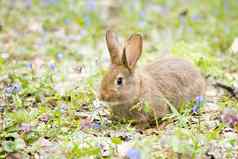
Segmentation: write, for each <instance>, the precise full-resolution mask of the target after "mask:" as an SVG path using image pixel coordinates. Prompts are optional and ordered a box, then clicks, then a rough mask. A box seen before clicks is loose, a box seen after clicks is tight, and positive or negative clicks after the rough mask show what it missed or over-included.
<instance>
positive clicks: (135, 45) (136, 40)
mask: <svg viewBox="0 0 238 159" xmlns="http://www.w3.org/2000/svg"><path fill="white" fill-rule="evenodd" d="M142 45H143V39H142V36H141V35H140V34H133V35H131V36H130V38H129V39H128V40H127V42H126V45H125V48H124V50H123V55H122V62H123V64H124V65H126V67H128V68H129V69H130V70H133V69H134V68H135V66H136V62H137V61H138V59H139V58H140V56H141V53H142Z"/></svg>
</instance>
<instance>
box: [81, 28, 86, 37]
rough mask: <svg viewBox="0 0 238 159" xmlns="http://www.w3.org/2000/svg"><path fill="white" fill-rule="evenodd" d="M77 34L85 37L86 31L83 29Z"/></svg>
mask: <svg viewBox="0 0 238 159" xmlns="http://www.w3.org/2000/svg"><path fill="white" fill-rule="evenodd" d="M79 34H80V35H81V36H85V35H87V31H86V30H85V29H81V30H80V33H79Z"/></svg>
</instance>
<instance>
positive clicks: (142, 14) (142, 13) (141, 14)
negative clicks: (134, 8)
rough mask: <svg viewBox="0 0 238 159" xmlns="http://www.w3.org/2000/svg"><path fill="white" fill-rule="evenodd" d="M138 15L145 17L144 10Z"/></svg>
mask: <svg viewBox="0 0 238 159" xmlns="http://www.w3.org/2000/svg"><path fill="white" fill-rule="evenodd" d="M139 16H140V18H144V17H145V11H143V10H142V11H141V12H140V13H139Z"/></svg>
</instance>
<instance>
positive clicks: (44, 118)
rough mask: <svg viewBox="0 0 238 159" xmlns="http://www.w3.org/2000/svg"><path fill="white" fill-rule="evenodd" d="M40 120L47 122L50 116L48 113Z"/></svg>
mask: <svg viewBox="0 0 238 159" xmlns="http://www.w3.org/2000/svg"><path fill="white" fill-rule="evenodd" d="M40 121H42V122H44V123H47V122H48V121H49V116H48V115H47V114H45V115H43V116H42V117H40Z"/></svg>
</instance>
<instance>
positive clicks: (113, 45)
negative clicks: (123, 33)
mask: <svg viewBox="0 0 238 159" xmlns="http://www.w3.org/2000/svg"><path fill="white" fill-rule="evenodd" d="M106 42H107V48H108V51H109V53H110V56H111V63H112V64H120V61H121V60H120V50H121V49H120V48H121V47H120V43H119V41H118V39H117V36H116V34H115V33H114V32H112V31H111V30H108V31H107V33H106Z"/></svg>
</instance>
